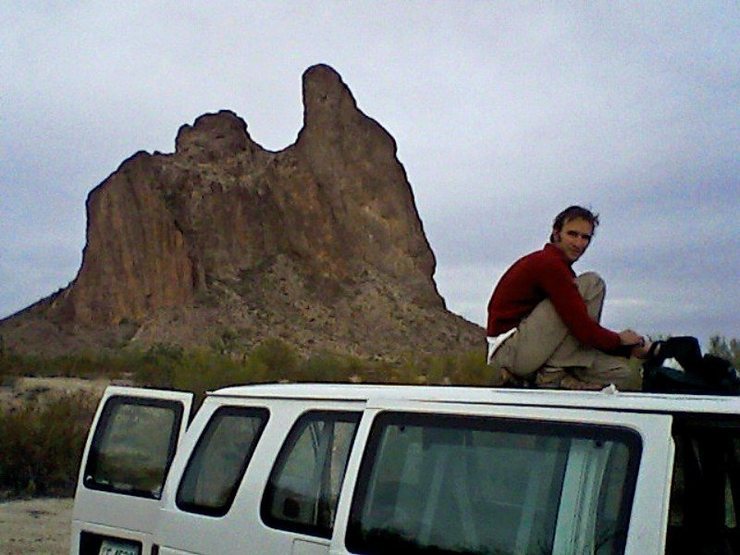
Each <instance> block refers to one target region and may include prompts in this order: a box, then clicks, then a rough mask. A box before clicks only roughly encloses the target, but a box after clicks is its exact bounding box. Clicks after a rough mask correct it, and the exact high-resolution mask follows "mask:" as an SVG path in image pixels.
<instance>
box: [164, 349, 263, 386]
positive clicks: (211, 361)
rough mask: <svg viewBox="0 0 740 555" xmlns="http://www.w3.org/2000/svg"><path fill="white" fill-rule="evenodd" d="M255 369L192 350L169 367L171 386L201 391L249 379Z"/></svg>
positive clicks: (211, 352)
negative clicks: (170, 368) (170, 369)
mask: <svg viewBox="0 0 740 555" xmlns="http://www.w3.org/2000/svg"><path fill="white" fill-rule="evenodd" d="M254 372H255V370H254V369H253V368H251V367H250V365H249V364H245V363H244V362H242V361H241V360H235V359H233V358H231V357H229V356H226V355H220V354H218V353H214V352H213V351H209V350H205V349H202V350H194V351H190V352H188V353H187V355H186V356H183V357H182V359H181V360H179V361H177V363H175V364H174V366H173V367H172V387H174V388H175V389H179V390H183V391H192V392H194V393H197V394H201V393H203V392H205V391H208V390H211V389H217V388H219V387H224V386H227V385H233V384H239V383H247V382H250V381H252V380H251V379H250V378H252V376H250V374H253V373H254Z"/></svg>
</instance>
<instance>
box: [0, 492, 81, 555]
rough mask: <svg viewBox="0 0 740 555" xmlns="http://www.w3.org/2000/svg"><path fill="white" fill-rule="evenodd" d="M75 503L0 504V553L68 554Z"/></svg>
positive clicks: (21, 502)
mask: <svg viewBox="0 0 740 555" xmlns="http://www.w3.org/2000/svg"><path fill="white" fill-rule="evenodd" d="M71 519H72V499H29V500H23V501H8V502H4V503H0V553H3V554H4V555H26V554H27V553H49V554H51V553H53V554H59V553H62V554H66V553H68V552H69V534H70V522H71Z"/></svg>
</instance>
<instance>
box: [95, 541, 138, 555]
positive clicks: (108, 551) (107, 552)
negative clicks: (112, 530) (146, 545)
mask: <svg viewBox="0 0 740 555" xmlns="http://www.w3.org/2000/svg"><path fill="white" fill-rule="evenodd" d="M98 555H139V546H138V545H134V544H131V543H125V542H117V541H113V540H103V543H102V544H100V551H98Z"/></svg>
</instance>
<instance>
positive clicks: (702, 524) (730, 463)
mask: <svg viewBox="0 0 740 555" xmlns="http://www.w3.org/2000/svg"><path fill="white" fill-rule="evenodd" d="M673 437H674V440H675V442H676V457H675V464H674V466H673V481H672V489H671V503H670V516H669V522H668V534H667V540H666V550H665V552H666V555H683V554H685V553H691V554H692V555H694V554H697V555H703V554H709V553H722V554H725V553H740V418H739V417H738V416H736V415H696V414H694V415H677V416H676V418H675V420H674V425H673Z"/></svg>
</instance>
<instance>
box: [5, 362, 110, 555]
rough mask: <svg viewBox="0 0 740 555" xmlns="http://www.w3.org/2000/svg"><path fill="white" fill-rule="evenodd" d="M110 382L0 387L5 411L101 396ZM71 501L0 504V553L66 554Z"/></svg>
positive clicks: (27, 382) (29, 381)
mask: <svg viewBox="0 0 740 555" xmlns="http://www.w3.org/2000/svg"><path fill="white" fill-rule="evenodd" d="M109 383H110V382H109V380H105V379H97V380H84V379H79V378H29V377H23V378H18V379H15V380H13V381H12V383H7V384H3V385H2V386H0V405H1V406H3V407H5V408H12V407H14V406H16V407H17V406H21V405H22V404H23V403H27V402H43V401H44V400H45V399H48V398H50V397H54V396H56V395H62V394H69V393H76V392H79V391H88V392H90V393H91V394H93V395H98V396H99V395H101V394H102V392H103V390H104V389H105V387H106V386H107V385H108V384H109ZM71 518H72V499H70V498H62V499H54V498H52V499H49V498H38V499H27V500H14V501H2V502H0V553H1V554H3V555H26V554H28V553H39V554H40V553H48V554H58V553H68V552H69V534H70V522H71Z"/></svg>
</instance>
